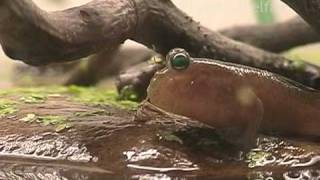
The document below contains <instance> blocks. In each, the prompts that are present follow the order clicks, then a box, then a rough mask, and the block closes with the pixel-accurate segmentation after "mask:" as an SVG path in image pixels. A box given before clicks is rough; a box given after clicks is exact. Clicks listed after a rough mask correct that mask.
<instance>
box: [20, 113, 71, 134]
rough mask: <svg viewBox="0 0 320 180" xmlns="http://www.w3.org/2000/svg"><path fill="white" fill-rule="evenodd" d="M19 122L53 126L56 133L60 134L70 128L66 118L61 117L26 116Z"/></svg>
mask: <svg viewBox="0 0 320 180" xmlns="http://www.w3.org/2000/svg"><path fill="white" fill-rule="evenodd" d="M20 120H21V121H24V122H27V123H39V124H41V125H43V126H50V125H51V126H54V127H55V130H56V131H57V132H61V131H63V130H65V129H68V128H70V127H71V125H70V124H69V121H68V118H66V117H63V116H53V115H47V116H38V115H36V114H27V115H26V116H25V117H24V118H22V119H20Z"/></svg>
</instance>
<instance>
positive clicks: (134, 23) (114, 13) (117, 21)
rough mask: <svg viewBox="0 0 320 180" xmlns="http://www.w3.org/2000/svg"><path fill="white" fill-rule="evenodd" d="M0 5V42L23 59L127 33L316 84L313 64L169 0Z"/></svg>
mask: <svg viewBox="0 0 320 180" xmlns="http://www.w3.org/2000/svg"><path fill="white" fill-rule="evenodd" d="M0 8H1V10H2V11H1V13H0V15H1V18H0V42H1V44H2V45H3V47H4V50H5V52H6V53H7V54H8V55H9V56H10V57H13V58H15V59H23V61H24V62H26V63H30V64H47V63H50V62H62V61H67V60H72V59H76V58H79V57H81V56H86V55H88V54H91V53H93V52H97V51H99V50H102V49H108V48H112V47H115V46H117V45H119V44H120V43H121V42H123V41H124V40H126V39H128V38H130V39H133V40H135V41H137V42H140V43H142V44H144V45H146V46H148V47H150V48H155V50H157V51H158V52H160V53H161V54H166V53H167V52H168V51H169V50H170V49H172V48H176V47H182V48H185V49H186V50H188V51H189V52H190V53H191V54H192V55H193V56H194V57H208V58H213V59H220V60H225V61H230V62H234V63H238V64H244V65H248V66H253V67H257V68H261V69H265V70H269V71H271V72H275V73H279V74H281V75H284V76H286V77H289V78H291V79H294V80H296V81H298V82H301V83H303V84H305V85H309V86H312V87H315V88H320V80H319V77H320V68H319V67H317V66H315V65H312V64H308V63H305V66H304V67H305V68H303V69H301V68H299V69H296V68H294V67H293V61H291V60H288V59H286V58H284V57H282V56H280V55H277V54H273V53H269V52H266V51H264V50H261V49H258V48H255V47H253V46H250V45H248V44H244V43H240V42H238V41H234V40H231V39H229V38H227V37H225V36H223V35H221V34H219V33H216V32H212V31H210V30H208V29H207V28H205V27H203V26H201V25H200V24H199V23H197V22H195V21H194V20H192V19H191V18H190V17H189V16H187V15H186V14H185V13H183V12H182V11H180V10H179V9H178V8H177V7H176V6H174V4H173V3H172V2H171V1H170V0H166V1H163V0H121V1H119V0H94V1H92V2H90V3H88V4H86V5H84V6H80V7H76V8H71V9H68V10H64V11H57V12H52V13H47V12H44V11H42V10H40V9H39V8H37V7H36V6H35V5H34V4H33V3H32V1H31V0H2V1H1V3H0ZM9 22H10V23H9ZM28 32H32V35H29V36H28V34H27V33H28Z"/></svg>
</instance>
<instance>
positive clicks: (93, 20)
mask: <svg viewBox="0 0 320 180" xmlns="http://www.w3.org/2000/svg"><path fill="white" fill-rule="evenodd" d="M135 20H136V14H135V9H134V5H133V4H132V3H131V1H118V0H104V1H100V0H95V1H92V2H90V3H88V4H86V5H84V6H80V7H77V8H71V9H68V10H65V11H57V12H52V13H47V12H44V11H42V10H41V9H39V8H38V7H36V5H35V4H34V3H33V2H32V1H31V0H3V1H2V2H1V4H0V43H1V45H2V47H3V49H4V51H5V53H6V54H7V55H8V56H9V57H11V58H13V59H23V61H24V62H26V63H29V64H33V65H39V64H48V63H52V62H58V61H61V62H62V61H68V60H73V59H78V58H80V57H84V56H87V55H90V54H92V53H94V52H97V51H100V50H101V49H108V48H113V47H114V46H116V45H118V44H120V43H122V42H123V41H125V40H126V39H128V37H129V36H130V35H131V34H132V33H133V32H132V29H134V27H135V25H136V22H135Z"/></svg>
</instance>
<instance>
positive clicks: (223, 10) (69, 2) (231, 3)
mask: <svg viewBox="0 0 320 180" xmlns="http://www.w3.org/2000/svg"><path fill="white" fill-rule="evenodd" d="M89 1H90V0H34V2H35V3H36V4H38V5H39V6H40V7H41V8H42V9H45V10H48V11H55V10H62V9H66V8H70V7H73V6H79V5H82V4H85V3H87V2H89ZM173 1H174V3H175V4H176V5H177V6H178V7H179V8H181V9H182V10H184V11H185V12H186V13H188V14H189V15H190V16H192V17H193V18H194V19H196V20H197V21H200V22H201V23H202V24H203V25H205V26H207V27H209V28H211V29H213V30H218V29H224V28H228V27H232V26H236V25H246V24H259V23H260V24H267V23H273V22H279V21H285V20H287V19H289V18H292V17H293V16H295V13H294V12H293V11H292V10H291V9H290V8H288V7H287V6H286V5H285V4H283V3H282V2H280V1H279V0H241V1H239V0H228V1H225V0H201V1H196V0H173ZM200 2H201V3H200ZM124 46H125V47H126V48H132V49H135V48H140V49H141V46H140V45H138V44H136V43H133V42H129V41H128V42H126V44H125V45H124ZM318 49H319V48H318V46H316V45H315V46H308V47H307V48H303V49H302V50H301V49H297V50H295V51H294V53H296V54H304V55H305V54H307V56H308V55H310V54H312V55H310V57H308V58H309V59H313V60H314V61H316V62H317V56H316V55H314V54H316V53H314V52H316V51H317V50H318ZM0 58H1V61H0V87H11V86H14V85H15V84H16V82H18V81H20V80H21V79H24V80H25V83H24V85H28V77H27V76H24V75H23V73H22V74H19V73H18V72H17V70H16V69H17V68H16V67H20V66H22V67H25V66H24V65H22V63H20V62H18V61H13V60H10V59H9V58H8V57H6V56H5V55H4V54H3V52H2V51H0ZM122 58H125V57H122ZM308 58H307V59H308ZM71 68H73V66H71ZM20 69H21V68H20ZM22 69H23V68H22ZM18 70H19V68H18ZM18 74H19V75H18ZM49 75H50V73H49ZM64 78H67V77H65V76H64ZM31 81H32V80H30V79H29V82H31ZM63 81H66V79H63V80H62V82H63ZM53 82H54V81H53Z"/></svg>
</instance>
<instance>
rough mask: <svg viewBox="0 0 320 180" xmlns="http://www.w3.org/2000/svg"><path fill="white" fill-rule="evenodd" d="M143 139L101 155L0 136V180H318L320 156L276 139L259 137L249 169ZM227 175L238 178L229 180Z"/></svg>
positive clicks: (60, 143)
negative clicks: (212, 179) (140, 141)
mask: <svg viewBox="0 0 320 180" xmlns="http://www.w3.org/2000/svg"><path fill="white" fill-rule="evenodd" d="M144 140H145V142H144V143H141V144H139V143H132V144H133V145H128V144H125V143H123V144H121V143H118V142H117V143H118V144H121V145H120V146H121V148H115V147H113V148H110V147H109V145H108V143H105V144H103V145H101V146H102V147H100V148H101V149H102V151H101V152H102V153H98V151H93V150H94V149H90V148H89V149H88V148H87V146H86V144H83V143H81V142H77V141H75V140H73V141H69V139H68V137H65V136H61V135H59V134H55V133H44V134H41V135H36V136H31V137H25V136H23V135H10V136H4V137H0V179H18V180H20V179H21V180H22V179H35V180H38V179H39V180H42V179H49V180H51V179H52V180H53V179H54V180H60V179H61V180H69V179H70V180H71V179H79V180H86V179H88V180H89V179H96V180H104V179H139V180H140V179H141V180H144V179H151V180H171V179H173V180H179V179H198V178H199V177H201V179H210V178H212V177H215V179H224V178H226V179H230V178H231V179H244V178H246V179H270V180H271V179H283V178H284V179H287V180H296V179H307V180H309V179H310V180H319V179H320V170H318V169H320V168H318V169H317V167H320V166H319V165H320V164H319V162H320V154H319V152H317V151H313V150H312V148H311V150H306V149H304V148H303V147H300V146H299V144H295V143H289V142H290V141H285V140H282V139H278V138H271V137H265V138H261V140H260V143H259V146H258V147H257V148H256V149H253V150H252V151H251V153H256V154H253V156H252V159H251V161H248V162H252V160H254V164H252V166H250V163H249V165H248V166H249V168H248V167H243V165H244V164H245V163H244V162H243V161H239V162H237V161H235V162H234V161H230V159H229V160H225V159H223V158H219V157H216V156H215V155H214V154H210V153H206V154H204V153H201V151H199V152H198V153H195V152H192V151H191V152H192V153H188V151H184V150H181V149H179V148H176V147H177V146H173V147H171V148H170V146H165V145H163V144H161V145H154V144H153V145H151V144H148V140H147V139H144ZM177 144H180V143H177ZM202 146H205V144H204V145H202ZM315 147H316V148H317V147H318V146H315ZM106 149H108V150H106ZM120 149H121V151H120ZM91 151H92V152H95V153H94V154H92V152H91ZM212 151H214V149H212ZM105 153H107V154H108V153H110V154H112V156H105ZM95 156H97V157H95ZM114 157H119V159H115V158H114ZM223 157H224V156H223ZM98 158H99V161H98ZM111 159H112V160H111ZM210 159H216V160H217V161H212V160H210ZM247 160H248V159H247ZM113 164H116V165H113ZM113 166H117V167H113ZM110 167H111V168H110ZM112 168H114V169H112ZM106 169H108V170H109V169H110V170H111V171H108V170H106ZM222 171H223V172H222ZM228 172H233V173H234V174H230V176H228V175H229V174H228ZM224 173H225V174H224Z"/></svg>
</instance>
